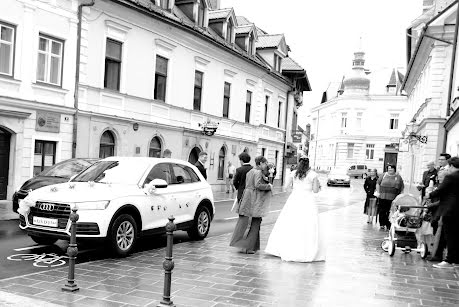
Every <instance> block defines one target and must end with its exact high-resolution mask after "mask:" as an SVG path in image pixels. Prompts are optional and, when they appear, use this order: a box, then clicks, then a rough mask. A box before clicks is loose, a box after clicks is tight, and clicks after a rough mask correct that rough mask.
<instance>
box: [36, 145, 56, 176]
mask: <svg viewBox="0 0 459 307" xmlns="http://www.w3.org/2000/svg"><path fill="white" fill-rule="evenodd" d="M54 163H56V142H49V141H39V140H36V141H35V149H34V160H33V175H34V176H35V175H37V174H38V173H40V172H42V171H44V170H45V169H47V168H49V167H50V166H53V165H54Z"/></svg>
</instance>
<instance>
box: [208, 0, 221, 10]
mask: <svg viewBox="0 0 459 307" xmlns="http://www.w3.org/2000/svg"><path fill="white" fill-rule="evenodd" d="M209 2H210V7H211V9H212V10H219V9H220V0H210V1H209Z"/></svg>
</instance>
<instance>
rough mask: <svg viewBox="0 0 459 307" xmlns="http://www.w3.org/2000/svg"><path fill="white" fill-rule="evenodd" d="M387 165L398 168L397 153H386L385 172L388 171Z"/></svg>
mask: <svg viewBox="0 0 459 307" xmlns="http://www.w3.org/2000/svg"><path fill="white" fill-rule="evenodd" d="M387 164H392V165H395V166H396V167H397V153H394V152H385V153H384V171H387Z"/></svg>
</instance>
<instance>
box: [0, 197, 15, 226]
mask: <svg viewBox="0 0 459 307" xmlns="http://www.w3.org/2000/svg"><path fill="white" fill-rule="evenodd" d="M14 219H19V215H18V214H17V213H15V212H13V202H12V201H8V200H0V221H3V220H14Z"/></svg>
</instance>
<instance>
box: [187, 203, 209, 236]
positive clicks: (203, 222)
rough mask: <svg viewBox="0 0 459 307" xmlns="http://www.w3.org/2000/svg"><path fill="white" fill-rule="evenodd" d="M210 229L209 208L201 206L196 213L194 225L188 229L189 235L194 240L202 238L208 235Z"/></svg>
mask: <svg viewBox="0 0 459 307" xmlns="http://www.w3.org/2000/svg"><path fill="white" fill-rule="evenodd" d="M209 229H210V213H209V209H207V208H206V207H204V206H199V207H198V210H196V213H195V215H194V221H193V226H191V228H190V229H188V231H187V232H188V236H189V237H190V238H191V239H193V240H202V239H204V238H205V237H207V234H208V233H209Z"/></svg>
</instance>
